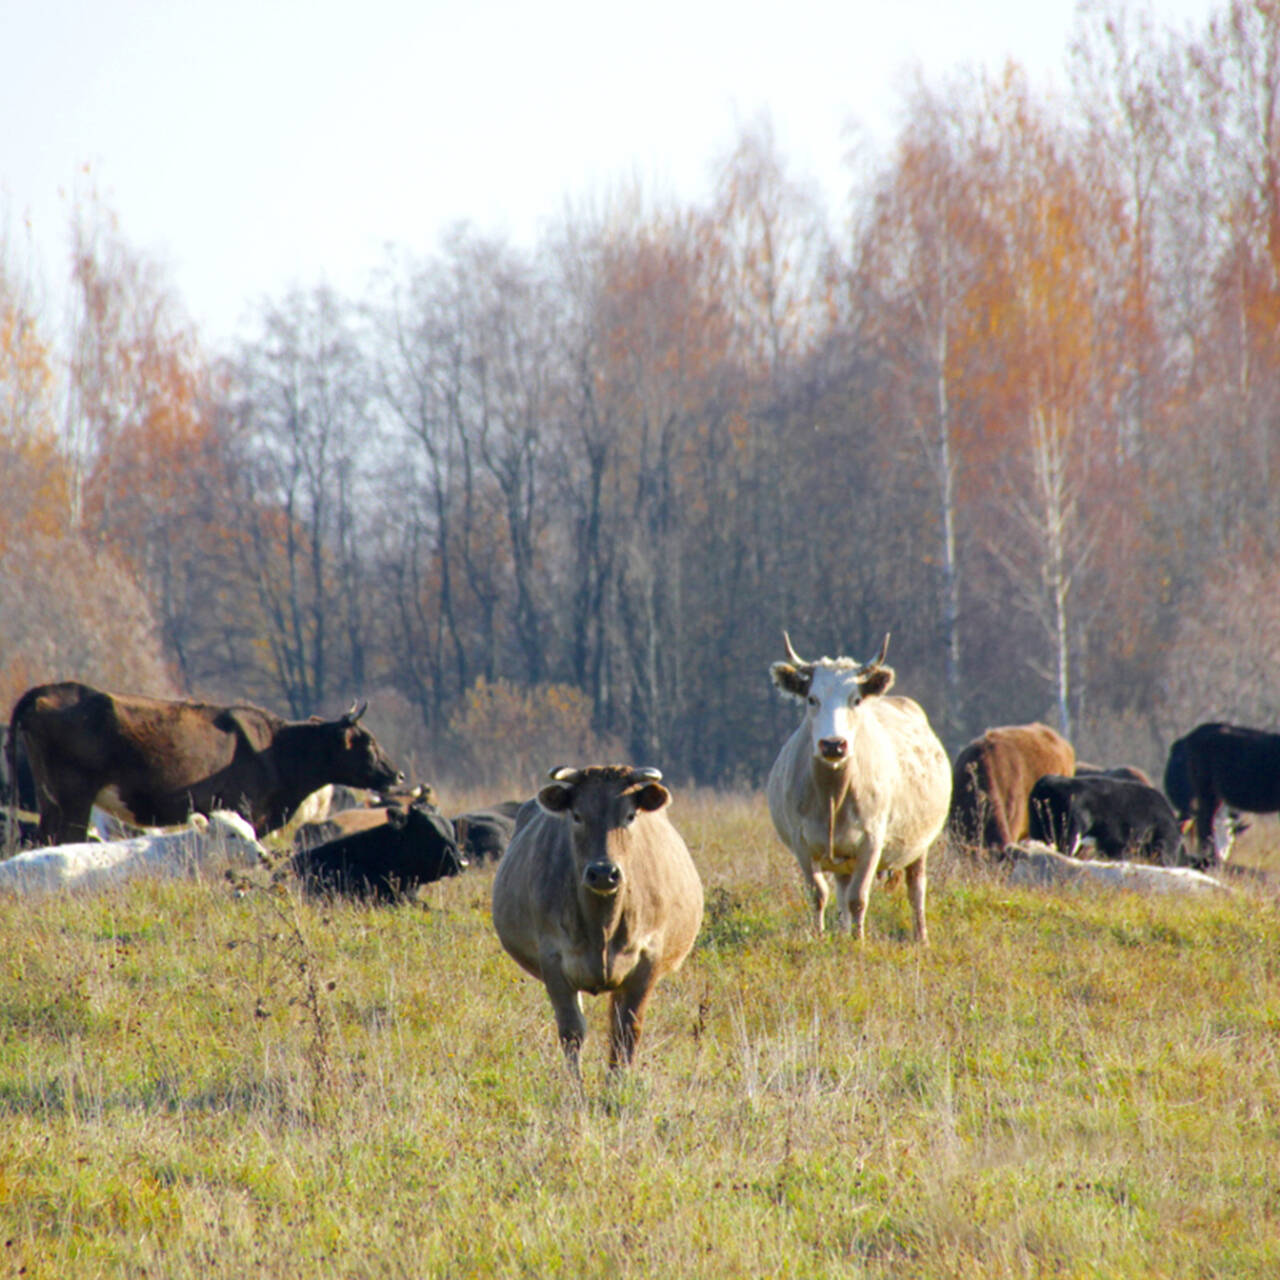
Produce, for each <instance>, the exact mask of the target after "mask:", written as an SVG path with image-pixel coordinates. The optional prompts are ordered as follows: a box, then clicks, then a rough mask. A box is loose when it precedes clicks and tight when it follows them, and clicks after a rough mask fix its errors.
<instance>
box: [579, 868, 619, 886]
mask: <svg viewBox="0 0 1280 1280" xmlns="http://www.w3.org/2000/svg"><path fill="white" fill-rule="evenodd" d="M583 879H584V880H585V881H586V883H587V888H588V889H590V890H591V892H592V893H616V892H617V891H618V886H619V885H620V884H621V883H622V868H621V867H620V866H618V864H617V863H616V862H590V863H588V864H587V869H586V871H585V872H583Z"/></svg>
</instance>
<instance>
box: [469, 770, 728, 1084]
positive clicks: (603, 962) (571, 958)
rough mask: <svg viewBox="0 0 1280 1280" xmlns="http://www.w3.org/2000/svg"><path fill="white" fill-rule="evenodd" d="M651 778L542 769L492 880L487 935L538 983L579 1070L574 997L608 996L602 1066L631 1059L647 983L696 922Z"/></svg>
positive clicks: (672, 958)
mask: <svg viewBox="0 0 1280 1280" xmlns="http://www.w3.org/2000/svg"><path fill="white" fill-rule="evenodd" d="M661 777H662V775H661V774H660V773H659V772H658V771H657V770H656V769H635V768H632V767H630V766H627V765H596V766H591V767H588V768H583V769H574V768H568V767H565V768H559V769H555V770H553V771H552V773H551V781H550V782H549V783H548V784H547V785H546V786H544V787H543V788H542V790H541V791H540V792H539V793H538V797H537V799H538V811H537V812H536V813H535V814H533V815H532V816H530V817H529V818H528V820H527V821H525V822H523V823H522V824H521V825H520V827H519V829H518V830H517V831H516V833H515V835H514V836H513V837H512V840H511V844H510V845H509V846H508V848H507V851H506V854H505V855H504V856H503V859H502V861H501V862H500V863H499V864H498V871H497V875H496V876H495V877H494V881H493V923H494V927H495V928H496V929H497V932H498V937H499V939H500V940H501V942H502V945H503V946H504V947H505V948H506V949H507V951H508V952H509V953H510V954H511V956H512V957H513V958H514V959H515V961H516V962H517V963H518V964H519V965H520V966H521V967H522V968H523V969H525V970H526V971H527V972H529V973H531V974H532V975H533V976H534V977H535V978H538V979H540V980H541V981H542V982H543V983H544V984H545V986H546V988H547V995H548V996H549V997H550V999H551V1005H552V1008H553V1009H554V1010H555V1017H556V1026H557V1028H558V1030H559V1033H560V1044H561V1047H562V1048H563V1049H564V1053H565V1057H566V1059H567V1060H568V1063H569V1066H570V1067H571V1069H572V1070H573V1072H574V1074H575V1075H577V1076H579V1078H580V1067H579V1051H580V1049H581V1047H582V1042H583V1039H584V1037H585V1035H586V1022H585V1020H584V1018H583V1016H582V999H581V993H582V992H584V991H586V992H589V993H590V994H592V995H598V994H600V993H601V992H604V991H608V992H610V993H611V996H612V999H611V1002H610V1015H611V1016H610V1038H609V1066H610V1068H611V1069H614V1068H617V1067H621V1066H628V1065H630V1063H631V1061H632V1059H633V1057H634V1055H635V1051H636V1046H637V1044H638V1042H639V1040H640V1029H641V1023H642V1021H643V1018H644V1012H645V1007H646V1005H647V1004H648V1002H649V997H650V996H651V995H652V994H653V989H654V986H655V984H656V983H657V981H658V979H659V978H661V977H663V976H664V975H665V974H668V973H671V972H673V971H674V970H676V969H678V968H679V967H680V965H681V964H682V963H683V962H684V959H685V957H686V956H687V955H688V954H689V952H690V950H691V949H692V947H693V943H694V939H695V938H696V937H697V934H698V929H699V927H700V926H701V924H702V881H701V880H700V879H699V877H698V872H697V868H696V867H695V866H694V864H693V859H692V858H691V857H690V856H689V850H688V848H687V847H686V845H685V842H684V840H683V839H682V838H681V836H680V833H679V832H678V831H677V830H676V829H675V827H674V826H672V825H671V822H670V821H669V820H668V818H667V812H666V811H667V805H668V804H669V803H670V800H671V793H670V792H669V791H668V790H667V788H666V787H664V786H663V785H662V782H661Z"/></svg>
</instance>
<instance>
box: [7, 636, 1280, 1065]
mask: <svg viewBox="0 0 1280 1280" xmlns="http://www.w3.org/2000/svg"><path fill="white" fill-rule="evenodd" d="M784 639H785V643H786V654H787V657H786V660H785V661H781V662H776V663H774V664H773V665H772V666H771V667H770V676H771V678H772V680H773V683H774V685H775V687H776V688H777V689H778V690H779V691H780V692H781V693H782V694H783V695H785V696H787V697H789V698H792V699H795V700H796V701H798V702H799V703H801V704H802V705H803V707H804V716H803V719H802V720H801V722H800V724H799V725H798V727H797V728H796V730H795V732H794V733H793V734H792V735H791V737H790V738H789V739H788V740H787V742H786V743H785V744H784V745H783V747H782V749H781V751H780V752H779V755H778V757H777V760H776V762H775V764H774V766H773V769H772V771H771V772H770V775H769V779H768V783H767V788H766V790H767V798H768V805H769V811H770V815H771V817H772V820H773V823H774V826H775V827H776V829H777V832H778V835H779V836H780V838H781V839H782V841H783V843H784V844H785V845H786V846H787V847H788V848H789V849H790V850H791V852H792V854H793V855H794V856H795V858H796V861H797V863H798V864H799V867H800V871H801V874H802V876H803V878H804V881H805V883H806V884H807V886H808V888H809V891H810V893H811V895H812V900H813V905H814V924H815V927H816V929H817V931H818V932H821V931H822V929H823V927H824V917H825V911H826V906H827V903H828V899H829V896H830V892H831V886H830V883H829V880H828V876H831V877H833V878H834V881H835V887H836V892H837V903H838V908H839V915H840V920H841V924H842V925H843V926H844V927H846V928H847V929H849V930H850V931H851V932H852V933H853V934H855V935H856V936H857V937H859V938H861V937H862V936H863V931H864V920H865V914H866V909H867V901H868V896H869V893H870V889H871V885H872V883H873V881H874V879H875V878H876V876H877V875H880V876H882V877H889V878H890V879H891V880H894V879H897V878H898V875H899V873H901V875H902V876H903V877H904V878H905V881H906V889H907V895H908V899H909V902H910V906H911V912H912V917H913V925H914V933H915V937H916V938H917V940H918V941H920V942H922V943H923V942H927V940H928V930H927V925H926V919H925V890H926V867H927V860H928V853H929V850H930V848H931V847H932V846H933V845H934V844H935V842H936V841H937V840H938V839H939V837H940V836H942V835H943V834H944V832H945V833H947V834H948V836H949V839H950V841H951V843H952V846H953V847H954V848H957V849H960V850H965V851H968V852H970V853H974V854H980V855H983V856H990V857H992V858H994V859H997V860H1015V861H1016V860H1017V859H1018V858H1019V857H1022V858H1027V857H1041V858H1043V857H1045V856H1051V857H1052V858H1055V859H1059V860H1061V861H1063V862H1067V863H1069V864H1070V865H1071V866H1073V867H1081V866H1083V865H1085V862H1084V861H1083V860H1082V859H1081V858H1080V857H1079V855H1080V854H1081V853H1082V852H1083V851H1084V850H1085V848H1086V846H1091V847H1092V850H1093V852H1094V853H1095V854H1096V856H1097V859H1098V860H1102V861H1104V862H1105V861H1107V860H1111V861H1112V862H1113V863H1116V864H1117V865H1122V866H1126V867H1127V866H1130V865H1131V860H1135V859H1136V860H1138V861H1140V862H1143V863H1147V864H1155V865H1156V866H1160V867H1164V868H1168V869H1169V874H1186V875H1189V876H1196V875H1197V874H1198V872H1197V871H1196V870H1194V869H1189V868H1197V867H1199V868H1203V867H1214V866H1217V865H1219V864H1220V863H1221V861H1222V860H1223V858H1224V857H1225V847H1224V844H1223V842H1222V837H1221V832H1222V829H1223V823H1222V821H1221V819H1222V818H1223V817H1224V816H1226V815H1227V814H1228V813H1229V815H1230V817H1229V821H1228V823H1227V825H1228V826H1230V824H1231V823H1232V822H1234V821H1235V814H1236V813H1238V812H1241V811H1243V812H1255V813H1258V812H1275V811H1280V736H1276V735H1272V734H1267V733H1263V732H1261V731H1258V730H1253V729H1245V728H1240V727H1237V726H1232V725H1227V724H1221V723H1213V724H1205V725H1201V726H1200V727H1199V728H1197V729H1195V730H1194V731H1193V732H1191V733H1189V734H1188V735H1187V736H1186V737H1184V738H1182V739H1179V741H1178V742H1176V743H1174V745H1173V747H1172V748H1171V750H1170V753H1169V762H1168V766H1167V768H1166V771H1165V775H1164V779H1163V788H1164V789H1163V791H1161V790H1160V789H1158V788H1156V787H1155V786H1154V785H1153V784H1152V782H1151V780H1150V779H1149V778H1147V777H1146V776H1145V775H1144V774H1142V773H1141V771H1140V770H1137V769H1133V768H1129V767H1122V768H1114V769H1100V768H1096V767H1092V766H1088V765H1084V764H1081V763H1080V762H1078V761H1077V760H1076V758H1075V752H1074V750H1073V749H1072V747H1071V745H1070V743H1068V742H1067V741H1066V740H1065V739H1063V738H1062V737H1061V736H1060V735H1059V734H1057V733H1055V732H1054V731H1053V730H1052V729H1050V728H1049V727H1048V726H1046V725H1041V724H1030V725H1011V726H1003V727H999V728H993V729H989V730H988V731H987V732H986V733H984V734H983V735H982V736H981V737H979V738H977V739H975V740H974V741H973V742H971V743H969V744H968V745H967V746H965V747H964V748H963V749H962V750H961V751H960V752H959V754H958V755H957V757H956V759H955V761H954V762H953V761H951V759H950V758H949V757H948V755H947V752H946V750H945V749H944V747H943V745H942V743H941V742H940V741H939V739H938V737H937V735H936V734H935V732H934V731H933V729H932V728H931V726H930V724H929V721H928V718H927V716H926V715H925V713H924V711H923V710H922V709H921V707H920V706H919V705H918V704H917V703H916V702H914V701H913V700H911V699H910V698H906V697H901V696H897V695H892V694H890V692H889V690H890V689H891V688H892V686H893V683H894V672H893V668H892V667H890V666H888V665H886V663H885V657H886V653H887V647H888V637H887V636H886V638H885V643H884V645H883V646H882V647H881V649H880V652H879V653H878V654H877V656H876V657H875V658H873V659H872V660H871V661H870V662H866V663H859V662H857V661H855V660H853V659H850V658H844V657H841V658H820V659H816V660H813V661H805V660H804V659H802V658H801V657H800V656H799V655H798V654H797V653H796V652H795V650H794V648H793V647H792V645H791V641H790V639H789V638H786V637H785V636H784ZM363 711H364V708H363V707H355V706H353V707H352V709H351V710H350V711H349V712H348V713H347V714H346V715H344V716H341V717H340V718H338V719H337V720H330V721H326V720H321V719H318V718H312V719H310V720H306V721H285V720H282V719H280V718H279V717H277V716H274V715H271V714H270V713H268V712H265V711H262V710H260V709H259V708H257V707H253V706H249V705H233V706H210V705H206V704H202V703H195V702H172V701H161V700H158V699H151V698H142V697H126V696H119V695H113V694H109V693H104V692H101V691H99V690H96V689H92V688H90V687H88V686H87V685H83V684H78V683H73V682H67V683H61V684H47V685H40V686H38V687H36V688H34V689H31V690H29V691H28V692H27V693H25V694H24V695H23V696H22V697H21V698H20V699H19V700H18V702H17V703H16V705H15V706H14V708H13V713H12V715H11V717H10V721H9V726H8V732H7V736H6V739H5V750H4V757H5V763H6V766H7V777H6V779H5V785H6V790H7V792H8V794H7V797H5V799H6V802H7V806H8V814H7V818H8V822H7V844H8V848H7V850H6V851H7V852H8V853H10V854H11V855H12V856H10V857H8V858H6V859H5V860H4V861H2V862H0V891H3V890H7V891H11V892H15V893H19V892H24V891H29V890H33V889H42V890H48V889H51V888H56V887H63V886H68V885H92V886H97V885H101V884H104V883H108V882H112V881H118V880H120V879H123V878H127V877H128V876H129V875H136V874H139V873H144V872H145V873H148V874H186V873H189V872H190V871H191V870H193V869H198V868H202V867H208V866H209V865H210V862H209V858H210V857H211V856H216V857H218V858H219V859H221V860H222V862H224V863H226V864H228V865H237V864H238V865H253V864H255V863H258V862H264V861H268V858H267V854H266V852H265V850H264V848H263V846H262V845H261V844H260V843H259V840H260V838H262V837H264V836H266V835H267V834H268V833H271V832H275V831H278V830H279V829H280V828H282V827H284V826H286V825H287V824H289V823H291V822H292V823H293V824H294V826H295V829H296V834H295V836H294V841H295V843H294V847H293V849H292V850H291V851H290V854H289V857H288V859H287V861H286V862H285V864H284V866H283V867H281V868H280V869H279V870H278V872H277V874H278V875H282V876H284V875H287V876H292V877H295V878H296V879H297V880H298V881H299V883H300V884H302V885H303V886H304V887H305V888H307V889H308V890H311V891H316V892H321V893H326V894H338V893H343V894H354V895H359V896H362V897H366V898H371V899H374V900H384V901H389V900H396V899H399V898H402V897H403V896H404V895H405V894H407V893H409V892H411V891H413V890H415V889H416V888H417V887H418V886H420V885H423V884H428V883H431V882H432V881H435V880H439V879H441V878H443V877H446V876H450V875H456V874H458V873H460V872H461V871H462V870H463V869H464V868H465V867H466V866H467V865H468V862H469V861H484V860H487V859H493V860H495V861H496V862H497V864H498V868H497V873H496V875H495V876H494V880H493V889H492V911H493V924H494V927H495V930H496V932H497V934H498V938H499V940H500V941H501V943H502V945H503V946H504V947H505V949H506V950H507V951H508V952H509V953H510V955H511V956H512V957H513V959H515V960H516V961H517V963H519V964H520V965H521V967H523V968H524V969H525V970H526V971H528V972H529V973H531V974H532V975H534V976H535V977H537V978H538V979H539V980H540V981H542V982H543V984H544V985H545V987H546V990H547V994H548V996H549V998H550V1000H551V1004H552V1007H553V1009H554V1011H555V1018H556V1023H557V1027H558V1030H559V1035H560V1041H561V1045H562V1047H563V1049H564V1051H565V1054H566V1056H567V1058H568V1060H569V1062H570V1063H571V1065H572V1066H573V1067H574V1068H575V1070H576V1068H577V1062H578V1053H579V1049H580V1046H581V1044H582V1039H583V1036H584V1033H585V1023H584V1021H583V1016H582V1008H581V999H580V997H581V993H582V992H589V993H600V992H605V991H608V992H610V993H611V996H612V1004H611V1010H612V1013H611V1019H610V1026H611V1044H610V1063H611V1065H612V1066H619V1065H625V1064H627V1063H629V1062H630V1061H631V1059H632V1057H633V1055H634V1052H635V1048H636V1044H637V1042H638V1040H639V1036H640V1028H641V1022H642V1019H643V1015H644V1010H645V1007H646V1005H647V1003H648V1000H649V998H650V996H651V994H652V992H653V988H654V985H655V984H656V983H657V981H658V980H659V979H660V978H661V977H662V976H663V975H664V974H666V973H669V972H671V971H673V970H674V969H676V968H678V967H679V966H680V965H681V963H682V962H683V961H684V959H685V957H686V956H687V955H688V953H689V951H690V950H691V949H692V947H693V943H694V939H695V938H696V936H697V933H698V930H699V928H700V926H701V920H702V904H703V895H702V884H701V880H700V878H699V876H698V872H697V869H696V867H695V865H694V861H693V859H692V857H691V856H690V853H689V850H688V848H687V846H686V845H685V843H684V840H683V839H682V838H681V836H680V834H679V833H678V831H677V830H676V828H675V827H674V826H673V825H672V824H671V822H670V821H669V819H668V817H667V806H668V804H669V802H670V799H671V795H670V792H669V791H668V790H667V788H666V787H665V786H664V785H663V783H662V777H661V774H660V773H659V772H658V771H657V770H656V769H650V768H633V767H630V766H622V765H595V766H589V767H585V768H568V767H563V768H557V769H554V770H552V772H551V775H550V779H549V781H548V782H547V784H546V785H544V786H543V787H542V789H541V790H540V791H539V792H538V794H537V795H536V797H533V798H532V799H529V800H525V801H522V802H521V801H507V802H503V803H502V804H499V805H495V806H494V807H493V808H491V809H488V810H480V811H475V812H472V813H468V814H459V815H457V816H456V817H455V818H453V819H449V818H447V817H446V816H445V815H444V814H442V813H441V812H440V811H439V810H438V809H437V808H436V807H435V806H434V804H432V803H431V802H430V799H429V795H428V789H425V788H421V787H419V788H415V789H413V790H409V789H407V788H406V787H405V785H404V777H403V775H402V774H401V773H400V772H399V771H398V770H396V769H395V767H394V766H393V765H392V764H391V763H390V761H389V760H388V759H387V756H386V755H385V753H384V752H383V751H382V749H381V748H380V747H379V745H378V743H377V742H376V740H375V739H374V737H373V734H372V733H370V731H369V730H368V729H367V728H365V727H364V726H363V725H362V724H361V723H360V720H361V716H362V714H363ZM349 789H354V791H355V792H356V793H358V795H352V794H351V790H349ZM335 793H336V794H337V795H338V796H342V795H346V796H347V797H348V799H347V803H346V807H345V808H343V807H342V805H341V802H338V803H336V804H335ZM368 793H372V794H373V797H374V799H373V801H369V800H367V799H366V798H363V797H366V796H367V795H368ZM322 800H323V802H324V804H325V805H327V806H328V807H329V808H330V809H333V810H336V811H334V812H331V813H329V814H328V815H325V814H323V813H320V812H312V810H316V809H317V808H318V807H319V805H320V802H321V801H322ZM24 810H25V811H29V814H28V816H29V817H32V818H33V819H34V822H33V825H31V826H25V827H24V826H23V825H22V822H21V817H22V811H24ZM37 814H38V817H35V815H37ZM108 815H110V816H108ZM304 816H309V820H307V821H302V822H300V821H299V819H300V818H302V817H304ZM112 821H115V822H124V823H127V824H129V826H130V827H132V828H134V829H135V832H136V833H135V834H131V835H130V834H127V833H125V834H122V833H120V831H119V828H116V831H115V834H111V833H110V832H108V835H107V838H106V839H102V838H97V839H94V838H91V836H93V835H98V836H99V837H101V835H102V831H103V828H104V827H105V826H106V825H107V824H108V823H109V822H112ZM1193 825H1194V832H1193V831H1192V826H1193ZM166 827H168V828H173V827H180V828H181V829H180V830H176V831H174V830H170V831H161V830H158V829H159V828H166ZM24 843H25V844H30V845H32V846H33V847H30V848H24V849H22V850H21V851H20V852H15V850H17V848H18V846H19V845H20V844H24ZM1091 861H1092V860H1091Z"/></svg>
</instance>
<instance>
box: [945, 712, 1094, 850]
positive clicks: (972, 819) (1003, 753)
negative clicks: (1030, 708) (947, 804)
mask: <svg viewBox="0 0 1280 1280" xmlns="http://www.w3.org/2000/svg"><path fill="white" fill-rule="evenodd" d="M1075 767H1076V753H1075V749H1074V748H1073V747H1072V746H1071V744H1070V743H1069V742H1068V741H1067V740H1066V739H1065V738H1064V737H1062V735H1061V734H1059V733H1055V732H1054V730H1052V729H1051V728H1049V726H1048V725H1047V724H1040V723H1038V722H1035V723H1032V724H1010V725H1000V726H997V727H996V728H993V729H988V730H987V731H986V732H985V733H984V734H982V735H980V736H979V737H977V738H974V739H973V741H972V742H970V743H968V744H967V745H965V746H964V747H962V748H961V749H960V751H959V753H958V754H957V756H956V759H955V766H954V768H953V770H952V791H951V812H950V814H949V815H948V818H947V827H948V830H949V831H950V832H951V838H952V839H953V840H954V841H955V842H956V843H957V844H958V845H959V846H960V847H962V848H966V849H971V850H972V849H981V850H984V851H986V852H987V853H998V852H999V851H1000V850H1001V849H1003V848H1005V846H1006V845H1010V844H1016V843H1017V841H1019V840H1022V839H1024V838H1025V837H1026V835H1027V831H1028V829H1029V825H1030V814H1029V812H1028V808H1027V802H1028V800H1029V799H1030V797H1031V788H1032V787H1033V786H1035V783H1036V779H1037V778H1042V777H1043V776H1044V775H1045V774H1046V773H1057V774H1062V775H1064V776H1065V777H1070V776H1071V775H1072V774H1073V773H1074V772H1075Z"/></svg>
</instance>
